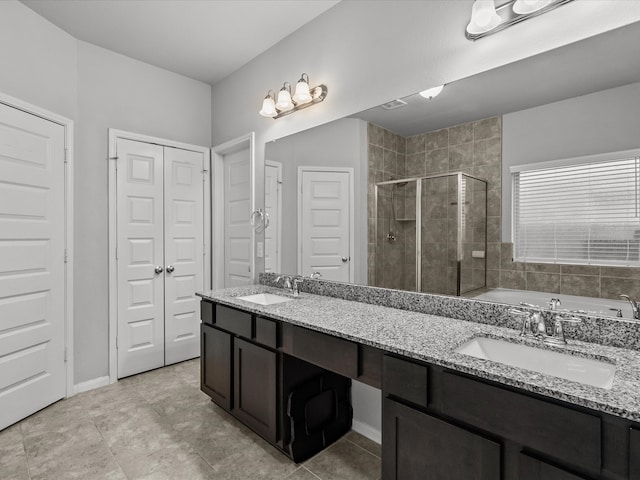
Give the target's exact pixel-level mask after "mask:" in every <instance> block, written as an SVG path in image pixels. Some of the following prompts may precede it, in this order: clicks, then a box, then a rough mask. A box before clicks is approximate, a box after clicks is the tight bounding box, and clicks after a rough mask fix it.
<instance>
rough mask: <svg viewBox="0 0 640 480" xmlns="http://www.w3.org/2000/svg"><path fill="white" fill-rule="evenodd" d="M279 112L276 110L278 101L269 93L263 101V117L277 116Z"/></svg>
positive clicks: (261, 111) (261, 113) (261, 112)
mask: <svg viewBox="0 0 640 480" xmlns="http://www.w3.org/2000/svg"><path fill="white" fill-rule="evenodd" d="M277 114H278V112H277V111H276V102H274V101H273V96H271V95H267V96H266V97H264V100H263V101H262V109H261V110H260V115H262V116H263V117H271V118H273V117H275V116H276V115H277Z"/></svg>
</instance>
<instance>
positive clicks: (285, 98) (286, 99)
mask: <svg viewBox="0 0 640 480" xmlns="http://www.w3.org/2000/svg"><path fill="white" fill-rule="evenodd" d="M293 106H294V105H293V102H292V101H291V92H290V91H289V88H287V87H286V86H285V87H282V88H281V89H280V91H279V92H278V101H277V102H276V108H277V109H278V110H280V111H281V112H288V111H289V110H292V109H293Z"/></svg>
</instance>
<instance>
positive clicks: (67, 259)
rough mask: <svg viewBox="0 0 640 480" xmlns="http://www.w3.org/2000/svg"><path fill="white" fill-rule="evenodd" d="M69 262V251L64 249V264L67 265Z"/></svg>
mask: <svg viewBox="0 0 640 480" xmlns="http://www.w3.org/2000/svg"><path fill="white" fill-rule="evenodd" d="M68 261H69V256H68V255H67V249H66V248H65V249H64V263H67V262H68Z"/></svg>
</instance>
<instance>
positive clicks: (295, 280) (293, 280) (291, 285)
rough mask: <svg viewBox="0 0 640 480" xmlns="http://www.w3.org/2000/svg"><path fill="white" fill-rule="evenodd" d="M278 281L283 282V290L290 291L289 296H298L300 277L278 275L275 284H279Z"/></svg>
mask: <svg viewBox="0 0 640 480" xmlns="http://www.w3.org/2000/svg"><path fill="white" fill-rule="evenodd" d="M280 280H283V281H284V288H288V289H289V290H291V294H292V295H293V296H294V297H297V296H298V295H300V282H302V277H299V276H293V275H280V276H279V277H277V278H276V283H279V282H280Z"/></svg>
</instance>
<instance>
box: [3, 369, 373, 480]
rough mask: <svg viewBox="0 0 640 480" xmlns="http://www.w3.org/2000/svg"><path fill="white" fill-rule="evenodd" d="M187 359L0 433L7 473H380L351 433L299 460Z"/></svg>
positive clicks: (8, 476)
mask: <svg viewBox="0 0 640 480" xmlns="http://www.w3.org/2000/svg"><path fill="white" fill-rule="evenodd" d="M198 362H199V361H198V360H191V361H188V362H184V363H180V364H178V365H173V366H170V367H166V368H161V369H159V370H154V371H152V372H148V373H144V374H141V375H136V376H134V377H129V378H127V379H124V380H121V381H120V382H118V383H116V384H114V385H110V386H108V387H102V388H99V389H96V390H92V391H90V392H85V393H81V394H79V395H76V396H74V397H71V398H70V399H68V400H62V401H60V402H58V403H55V404H53V405H51V406H50V407H48V408H45V409H44V410H42V411H40V412H38V413H36V414H34V415H32V416H31V417H29V418H27V419H25V420H23V421H21V422H20V423H17V424H16V425H13V426H12V427H9V428H7V429H5V430H3V431H1V432H0V478H1V479H3V480H23V479H24V480H44V479H47V480H48V479H55V480H64V479H82V480H94V479H95V480H97V479H107V480H127V479H128V480H133V479H145V480H152V479H153V480H156V479H157V480H162V479H168V480H169V479H170V480H183V479H184V480H197V479H217V480H261V479H288V480H318V479H320V480H338V479H340V480H369V479H371V480H377V479H379V478H380V446H379V445H377V444H376V443H374V442H372V441H370V440H368V439H367V438H365V437H362V436H360V435H358V434H356V433H354V432H350V433H349V434H347V435H345V436H344V437H343V438H342V439H340V440H339V441H338V442H336V443H335V444H333V445H332V446H331V447H329V448H327V449H326V450H324V451H323V452H320V453H319V454H318V455H316V456H315V457H313V458H311V459H310V460H308V461H306V462H304V463H303V464H295V463H293V462H291V461H290V460H289V459H288V458H287V457H285V456H284V455H283V454H282V453H280V452H279V451H278V450H276V449H275V448H273V447H272V446H271V445H269V444H267V443H266V442H265V441H263V440H262V439H261V438H259V437H258V436H257V435H255V434H254V433H253V432H252V431H251V430H249V429H248V428H246V427H245V426H243V425H242V424H241V423H239V422H238V421H236V420H235V419H234V418H233V417H231V416H230V415H228V414H227V413H226V412H224V411H223V410H221V409H220V408H218V407H217V406H216V405H214V404H213V403H212V402H211V401H210V400H209V397H207V396H206V395H205V394H203V393H202V392H201V391H200V384H199V363H198Z"/></svg>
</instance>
